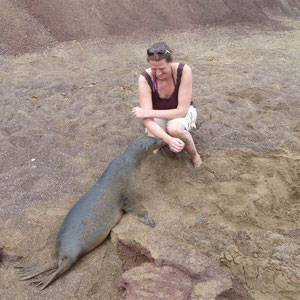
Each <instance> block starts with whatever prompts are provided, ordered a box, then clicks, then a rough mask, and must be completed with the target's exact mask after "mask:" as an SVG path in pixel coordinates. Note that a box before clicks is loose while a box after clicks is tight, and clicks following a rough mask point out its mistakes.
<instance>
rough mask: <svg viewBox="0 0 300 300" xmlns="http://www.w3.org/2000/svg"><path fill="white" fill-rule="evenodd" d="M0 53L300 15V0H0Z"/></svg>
mask: <svg viewBox="0 0 300 300" xmlns="http://www.w3.org/2000/svg"><path fill="white" fill-rule="evenodd" d="M0 4H1V11H0V53H6V54H18V53H26V52H28V51H36V50H38V49H43V48H45V47H47V46H52V45H53V43H55V42H62V41H71V40H85V39H89V38H106V37H109V36H121V37H122V36H124V35H130V34H132V33H133V32H144V33H145V34H147V33H148V32H153V31H154V32H159V31H161V30H170V29H171V30H173V29H182V28H186V29H188V28H191V27H194V26H195V25H213V26H219V25H233V24H248V25H249V24H252V25H255V24H256V25H258V24H259V25H262V24H268V23H270V22H271V20H270V16H271V15H274V14H277V15H288V16H293V17H296V16H299V15H300V2H299V0H275V1H274V0H273V1H270V0H248V1H242V0H235V1H230V0H221V1H219V0H218V1H217V0H211V1H203V0H200V1H199V0H192V1H184V0H163V1H160V0H153V1H143V0H126V1H125V0H122V1H119V0H104V1H98V0H89V1H87V0H65V1H46V0H20V1H16V0H12V1H8V0H1V1H0Z"/></svg>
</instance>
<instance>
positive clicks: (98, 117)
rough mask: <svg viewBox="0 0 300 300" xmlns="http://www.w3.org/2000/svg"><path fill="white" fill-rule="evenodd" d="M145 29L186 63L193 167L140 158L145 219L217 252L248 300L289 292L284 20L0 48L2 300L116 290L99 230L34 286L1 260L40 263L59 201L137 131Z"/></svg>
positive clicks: (108, 249) (294, 180)
mask: <svg viewBox="0 0 300 300" xmlns="http://www.w3.org/2000/svg"><path fill="white" fill-rule="evenodd" d="M3 3H4V2H3ZM22 3H23V2H22ZM32 3H33V2H32ZM40 3H41V4H42V3H43V2H40ZM57 3H59V2H57ZM113 3H114V2H112V4H113ZM126 3H127V4H128V3H129V4H130V3H131V2H126ZM191 3H196V2H191ZM197 3H200V2H197ZM222 3H225V1H224V2H222ZM256 3H258V2H256ZM259 3H263V2H259ZM265 3H267V2H265ZM289 3H296V2H293V1H289ZM10 4H11V5H12V4H14V2H10ZM28 4H29V3H27V6H26V7H27V8H26V11H28ZM129 4H128V5H129ZM6 5H7V6H6V7H10V6H9V4H8V2H7V3H6ZM24 5H25V2H24ZM45 5H46V4H45ZM295 5H296V4H295ZM19 7H20V10H19V11H21V12H25V6H19ZM275 8H276V7H273V8H272V9H275ZM269 9H271V7H269ZM1 12H2V11H1ZM16 12H18V10H17V11H16ZM2 13H3V12H2ZM180 13H182V11H181V12H180ZM263 13H264V12H263ZM29 15H31V14H28V15H27V16H29ZM24 16H25V15H24ZM1 20H3V19H1ZM273 22H274V23H273ZM275 23H276V24H277V25H276V26H274V25H273V24H275ZM39 24H40V22H39ZM278 24H280V26H279V25H278ZM41 28H42V27H41ZM1 32H2V31H1ZM40 32H41V34H42V35H44V36H45V37H46V36H48V34H47V32H46V31H43V30H42V31H40ZM48 37H49V41H51V40H52V39H54V38H53V36H48ZM31 38H34V35H33V36H31ZM157 39H159V40H166V41H167V42H168V43H169V44H170V45H171V47H172V48H173V49H174V51H175V54H176V60H177V61H182V62H185V63H188V64H189V65H190V66H191V67H192V69H193V74H194V91H193V92H194V93H193V99H194V102H195V104H196V106H197V109H198V112H199V117H198V122H197V125H198V126H197V129H196V130H195V131H194V132H193V135H194V138H195V141H196V143H197V148H198V149H199V152H200V153H201V155H202V156H203V158H204V164H203V167H202V168H201V169H199V170H196V171H194V170H192V169H190V168H189V166H188V165H189V161H188V158H187V157H186V156H185V155H179V156H177V157H176V158H174V159H171V158H166V157H164V156H163V155H161V154H158V155H157V156H149V157H148V158H147V159H146V160H145V161H144V163H143V165H142V167H141V169H140V170H139V174H138V177H137V181H136V191H135V199H136V201H141V202H142V203H143V205H144V206H145V207H146V209H147V210H148V211H149V214H151V216H152V217H153V218H154V219H155V220H156V222H157V228H156V229H153V230H155V233H157V234H159V232H164V234H166V235H167V236H168V237H169V238H170V239H174V240H176V241H178V242H180V243H182V244H183V245H184V244H186V245H193V247H196V248H197V249H198V250H199V251H201V252H203V253H204V254H207V255H210V256H213V257H214V258H217V259H218V260H219V261H220V262H221V263H222V265H223V267H224V268H225V269H226V270H227V271H228V272H230V274H232V275H234V276H237V277H238V278H239V279H240V280H241V281H242V282H243V284H244V286H245V287H246V288H248V289H249V291H250V292H251V294H252V295H253V296H254V298H256V299H262V300H269V299H298V295H299V286H300V277H299V265H300V261H299V232H300V231H299V208H300V207H299V195H300V190H299V178H300V166H299V152H300V151H299V150H300V142H299V130H300V124H299V114H300V112H299V86H300V74H299V70H300V61H299V52H300V42H299V41H300V23H299V21H297V20H295V19H287V18H283V17H278V18H276V20H274V21H272V22H270V24H265V25H264V27H257V26H253V27H250V26H246V25H244V26H242V25H240V24H237V25H234V26H233V25H232V26H229V27H214V26H213V27H206V26H200V27H197V28H194V29H189V30H177V31H166V32H162V33H160V34H159V36H158V35H157V33H154V34H148V35H147V36H145V35H143V34H138V33H136V34H135V35H134V36H131V37H130V36H128V37H125V36H124V37H123V38H122V40H120V38H114V37H110V38H109V37H107V38H106V40H99V39H94V40H89V41H71V42H68V43H61V44H57V45H56V47H54V48H51V49H48V50H45V51H41V52H36V53H27V54H23V55H19V56H17V57H14V56H9V55H5V56H4V55H2V56H0V144H1V153H0V154H1V155H0V197H1V201H0V215H1V218H0V220H1V221H0V226H1V235H0V249H1V251H0V269H1V271H0V282H1V283H0V291H1V295H4V296H3V297H4V299H26V298H28V299H29V298H30V299H77V298H78V299H119V297H120V295H121V292H122V291H121V290H120V289H118V288H117V282H118V279H119V277H120V275H121V273H122V264H121V260H120V258H119V257H118V255H117V253H116V250H115V246H114V244H113V243H112V242H111V241H110V240H108V241H107V242H106V243H105V244H104V245H103V246H102V247H100V248H98V249H96V250H95V251H93V252H92V253H91V254H89V255H87V256H86V257H84V258H83V259H82V260H81V261H80V262H79V263H78V264H77V265H76V266H75V267H74V268H73V269H72V270H71V271H70V272H69V273H67V274H66V275H65V276H63V277H62V278H60V279H59V280H58V281H57V282H55V283H54V284H53V285H52V286H50V287H49V288H48V289H46V290H45V291H43V292H39V291H38V290H36V289H35V288H34V287H32V286H28V284H27V283H22V282H18V281H17V278H16V275H15V274H14V272H13V268H12V266H13V265H14V264H15V263H17V262H19V261H33V262H42V263H44V262H47V261H50V259H51V255H52V253H53V251H54V245H55V237H56V233H57V231H58V229H59V226H60V224H61V222H62V220H63V218H64V216H65V215H66V213H67V212H68V210H69V209H70V207H71V206H72V205H73V204H74V203H75V202H76V201H77V200H78V199H79V197H80V196H81V195H82V194H83V193H84V192H85V191H86V190H87V189H89V187H91V186H92V185H93V183H94V182H95V180H96V179H97V178H98V177H99V176H100V175H101V174H102V172H103V171H104V169H105V168H106V166H107V165H108V163H109V162H110V161H111V160H112V159H113V158H114V157H115V156H117V155H118V154H120V153H121V151H123V150H124V149H125V147H126V145H127V144H128V142H129V141H130V139H131V138H133V137H135V136H138V135H141V134H143V133H144V130H143V127H142V124H141V122H139V121H138V120H136V119H134V118H132V117H131V109H132V107H133V106H135V105H136V104H137V91H136V81H137V76H138V74H139V73H140V72H141V71H142V70H143V69H144V68H145V67H146V66H147V64H146V61H145V49H146V48H147V47H148V46H149V45H150V44H151V43H152V42H154V41H156V40H157ZM41 40H43V39H41ZM55 40H58V37H57V36H56V37H55ZM43 41H44V40H43ZM20 45H21V44H20ZM11 49H17V48H11ZM126 218H127V220H128V218H133V216H132V215H129V216H126V217H125V218H124V219H123V220H122V221H121V223H120V224H119V225H118V226H122V222H125V223H124V224H127V223H126ZM147 230H149V229H148V228H147V229H145V232H147Z"/></svg>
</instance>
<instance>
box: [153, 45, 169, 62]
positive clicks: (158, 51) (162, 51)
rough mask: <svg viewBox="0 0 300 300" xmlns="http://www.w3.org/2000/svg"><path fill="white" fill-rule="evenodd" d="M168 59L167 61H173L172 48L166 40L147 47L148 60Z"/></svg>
mask: <svg viewBox="0 0 300 300" xmlns="http://www.w3.org/2000/svg"><path fill="white" fill-rule="evenodd" d="M163 59H166V62H172V61H173V55H172V50H171V49H170V47H169V46H168V45H167V44H166V43H165V42H158V43H155V44H153V45H152V46H151V47H150V48H149V49H147V61H148V62H149V61H150V60H154V61H160V60H163Z"/></svg>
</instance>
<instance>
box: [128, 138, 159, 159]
mask: <svg viewBox="0 0 300 300" xmlns="http://www.w3.org/2000/svg"><path fill="white" fill-rule="evenodd" d="M163 144H164V142H163V140H162V139H161V138H156V137H151V136H146V135H145V136H139V137H137V138H135V139H134V140H133V141H132V142H131V143H130V145H129V147H128V148H131V150H132V151H138V152H140V151H142V152H143V153H144V154H148V153H150V152H152V151H153V150H155V149H157V148H158V147H159V146H162V145H163Z"/></svg>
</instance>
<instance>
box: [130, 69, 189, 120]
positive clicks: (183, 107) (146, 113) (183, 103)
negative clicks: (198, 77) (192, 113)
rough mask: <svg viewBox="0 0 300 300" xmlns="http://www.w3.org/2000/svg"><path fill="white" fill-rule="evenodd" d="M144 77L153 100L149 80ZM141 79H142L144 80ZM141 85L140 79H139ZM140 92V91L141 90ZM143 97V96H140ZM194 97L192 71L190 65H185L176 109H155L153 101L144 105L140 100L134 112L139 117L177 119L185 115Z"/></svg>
mask: <svg viewBox="0 0 300 300" xmlns="http://www.w3.org/2000/svg"><path fill="white" fill-rule="evenodd" d="M142 79H144V83H145V84H146V85H147V87H148V90H149V95H150V100H151V90H150V87H149V86H148V84H147V81H146V80H145V78H144V77H143V76H142ZM142 79H141V80H142ZM143 85H144V84H143V82H141V87H142V90H144V87H143ZM139 86H140V79H139ZM139 92H140V91H139ZM140 99H141V97H140ZM191 99H192V71H191V68H190V67H189V66H188V65H185V66H184V68H183V71H182V77H181V82H180V86H179V91H178V106H177V108H174V109H166V110H153V109H152V101H151V107H150V105H148V106H147V105H146V106H142V105H141V101H140V107H135V108H134V109H133V113H134V115H135V116H136V117H137V118H143V119H144V118H160V119H175V118H182V117H184V116H185V115H186V114H187V112H188V109H189V106H190V103H191Z"/></svg>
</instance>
